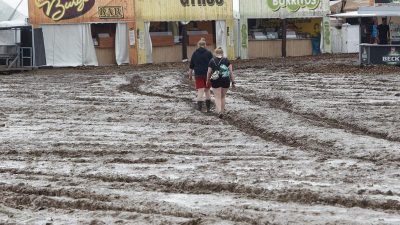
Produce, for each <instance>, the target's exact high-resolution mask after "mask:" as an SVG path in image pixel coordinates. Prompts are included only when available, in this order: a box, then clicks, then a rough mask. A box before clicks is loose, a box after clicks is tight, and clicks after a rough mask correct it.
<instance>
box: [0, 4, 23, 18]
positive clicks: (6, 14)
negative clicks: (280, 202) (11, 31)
mask: <svg viewBox="0 0 400 225" xmlns="http://www.w3.org/2000/svg"><path fill="white" fill-rule="evenodd" d="M27 18H28V0H0V22H3V21H26V19H27Z"/></svg>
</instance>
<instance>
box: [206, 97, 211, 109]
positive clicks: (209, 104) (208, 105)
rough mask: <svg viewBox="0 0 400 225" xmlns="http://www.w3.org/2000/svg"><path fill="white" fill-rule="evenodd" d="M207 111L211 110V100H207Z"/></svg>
mask: <svg viewBox="0 0 400 225" xmlns="http://www.w3.org/2000/svg"><path fill="white" fill-rule="evenodd" d="M206 107H207V112H211V100H209V99H208V100H206Z"/></svg>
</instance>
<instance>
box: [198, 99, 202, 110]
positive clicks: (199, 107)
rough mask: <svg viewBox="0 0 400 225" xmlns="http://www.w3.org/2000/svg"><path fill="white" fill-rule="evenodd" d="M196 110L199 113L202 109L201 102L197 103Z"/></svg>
mask: <svg viewBox="0 0 400 225" xmlns="http://www.w3.org/2000/svg"><path fill="white" fill-rule="evenodd" d="M197 109H198V110H199V111H201V109H203V102H202V101H198V102H197Z"/></svg>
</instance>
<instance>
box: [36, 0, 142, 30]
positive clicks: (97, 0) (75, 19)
mask: <svg viewBox="0 0 400 225" xmlns="http://www.w3.org/2000/svg"><path fill="white" fill-rule="evenodd" d="M28 1H29V21H30V23H31V24H33V25H36V24H54V23H61V24H71V23H85V22H112V21H125V22H127V21H134V7H133V5H134V1H110V0H28Z"/></svg>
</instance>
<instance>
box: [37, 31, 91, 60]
mask: <svg viewBox="0 0 400 225" xmlns="http://www.w3.org/2000/svg"><path fill="white" fill-rule="evenodd" d="M42 30H43V37H44V45H45V51H46V62H47V65H48V66H55V67H65V66H98V61H97V56H96V51H95V48H94V44H93V39H92V35H91V30H90V24H71V25H42Z"/></svg>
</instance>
